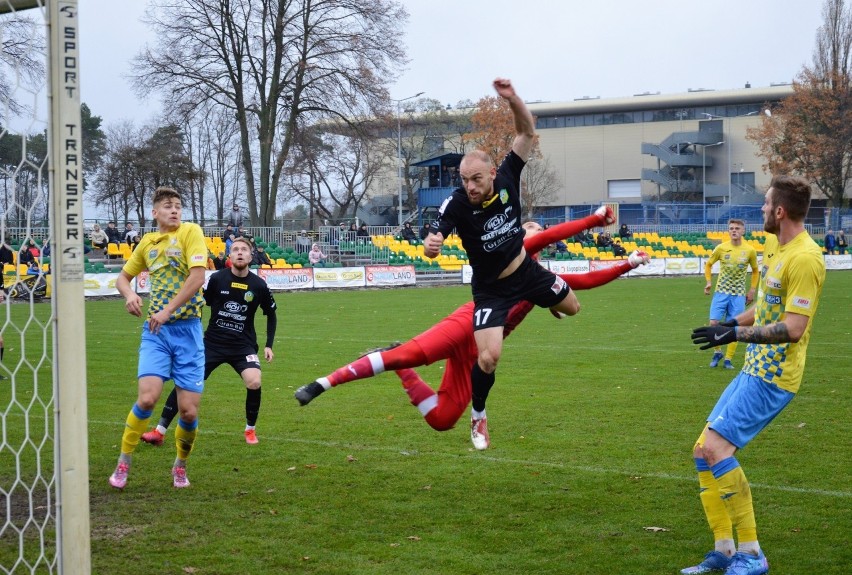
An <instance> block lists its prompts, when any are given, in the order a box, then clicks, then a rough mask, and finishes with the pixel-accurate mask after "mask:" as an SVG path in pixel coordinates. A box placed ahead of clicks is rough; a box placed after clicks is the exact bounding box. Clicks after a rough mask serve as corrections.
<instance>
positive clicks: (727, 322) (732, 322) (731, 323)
mask: <svg viewBox="0 0 852 575" xmlns="http://www.w3.org/2000/svg"><path fill="white" fill-rule="evenodd" d="M719 325H721V326H724V327H737V326H738V325H740V324H738V323H737V318H735V317H732V318H731V319H728V320H725V321H723V322H720V323H719Z"/></svg>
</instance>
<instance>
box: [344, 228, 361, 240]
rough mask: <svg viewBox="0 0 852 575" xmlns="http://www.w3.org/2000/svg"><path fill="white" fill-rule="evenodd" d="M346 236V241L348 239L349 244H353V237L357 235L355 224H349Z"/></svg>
mask: <svg viewBox="0 0 852 575" xmlns="http://www.w3.org/2000/svg"><path fill="white" fill-rule="evenodd" d="M348 234H349V235H348V236H347V237H346V239H348V240H349V241H350V242H354V241H355V237H356V236H357V235H358V226H356V225H355V224H349V231H348Z"/></svg>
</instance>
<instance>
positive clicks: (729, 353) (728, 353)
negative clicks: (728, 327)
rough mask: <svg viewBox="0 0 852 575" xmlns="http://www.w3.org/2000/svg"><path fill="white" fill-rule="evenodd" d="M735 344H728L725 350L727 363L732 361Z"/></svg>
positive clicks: (735, 349)
mask: <svg viewBox="0 0 852 575" xmlns="http://www.w3.org/2000/svg"><path fill="white" fill-rule="evenodd" d="M737 343H738V342H736V341H735V342H732V343H729V344H728V346H727V347H726V348H725V359H727V360H728V361H733V359H734V354H735V353H737Z"/></svg>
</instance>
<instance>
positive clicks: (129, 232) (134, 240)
mask: <svg viewBox="0 0 852 575" xmlns="http://www.w3.org/2000/svg"><path fill="white" fill-rule="evenodd" d="M124 241H126V242H127V245H128V246H130V247H131V248H135V247H136V244H138V243H139V232H137V231H136V230H134V229H133V224H131V223H128V224H127V225H126V226H124Z"/></svg>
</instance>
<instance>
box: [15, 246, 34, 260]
mask: <svg viewBox="0 0 852 575" xmlns="http://www.w3.org/2000/svg"><path fill="white" fill-rule="evenodd" d="M33 260H35V258H34V257H33V254H32V252H31V251H30V250H29V248H28V247H27V246H23V247H22V248H21V251H20V252H18V264H26V265H29V264H30V263H32V261H33Z"/></svg>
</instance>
